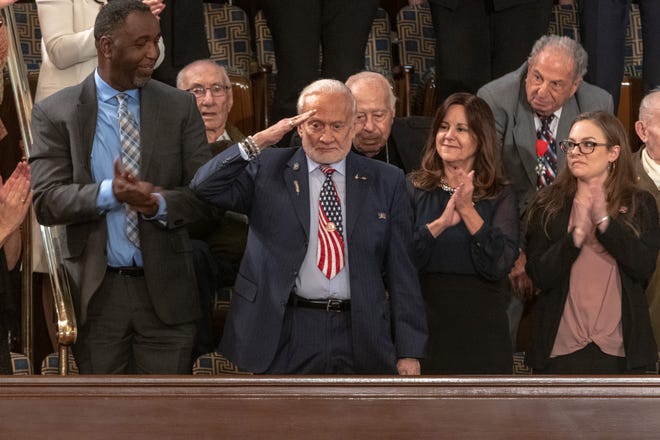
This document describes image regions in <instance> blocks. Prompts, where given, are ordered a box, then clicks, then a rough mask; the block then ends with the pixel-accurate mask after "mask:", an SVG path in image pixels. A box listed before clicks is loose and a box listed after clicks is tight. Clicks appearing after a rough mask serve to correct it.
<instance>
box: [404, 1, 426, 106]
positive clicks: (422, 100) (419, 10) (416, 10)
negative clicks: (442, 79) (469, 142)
mask: <svg viewBox="0 0 660 440" xmlns="http://www.w3.org/2000/svg"><path fill="white" fill-rule="evenodd" d="M396 31H397V37H398V47H399V62H400V63H401V65H402V67H403V69H405V71H404V74H406V75H407V76H408V82H409V83H410V91H409V95H408V96H407V97H406V99H408V102H409V107H408V109H407V111H406V112H405V113H404V116H409V115H410V114H416V115H427V116H433V114H434V112H435V32H434V30H433V22H432V20H431V10H430V9H429V7H428V6H427V5H422V6H404V7H403V8H401V9H400V10H399V12H398V13H397V16H396ZM400 98H401V97H400Z"/></svg>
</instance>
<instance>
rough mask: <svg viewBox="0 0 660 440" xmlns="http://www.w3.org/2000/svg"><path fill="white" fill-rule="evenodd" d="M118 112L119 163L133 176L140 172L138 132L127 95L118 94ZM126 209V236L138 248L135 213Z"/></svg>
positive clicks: (138, 237)
mask: <svg viewBox="0 0 660 440" xmlns="http://www.w3.org/2000/svg"><path fill="white" fill-rule="evenodd" d="M117 100H118V101H119V110H118V111H117V118H118V119H119V140H120V142H121V163H122V165H123V166H124V169H125V170H126V171H129V172H130V173H131V174H133V175H134V176H138V174H139V172H140V130H139V129H138V126H137V122H136V121H135V116H133V114H132V113H131V112H130V111H129V110H128V95H127V94H126V93H118V94H117ZM125 209H126V236H127V237H128V239H129V240H130V242H131V243H133V244H134V245H135V246H136V247H138V248H139V247H140V235H139V232H138V216H137V212H136V211H134V210H132V209H130V208H129V206H128V205H125Z"/></svg>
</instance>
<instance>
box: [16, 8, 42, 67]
mask: <svg viewBox="0 0 660 440" xmlns="http://www.w3.org/2000/svg"><path fill="white" fill-rule="evenodd" d="M13 7H14V15H15V17H16V32H17V33H18V39H19V41H20V42H21V52H22V53H23V60H24V61H25V64H26V66H27V69H28V71H39V67H40V66H41V28H40V27H39V15H38V13H37V5H36V3H34V2H32V3H17V4H15V5H14V6H13Z"/></svg>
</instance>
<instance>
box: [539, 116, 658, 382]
mask: <svg viewBox="0 0 660 440" xmlns="http://www.w3.org/2000/svg"><path fill="white" fill-rule="evenodd" d="M560 147H561V149H562V151H563V152H564V153H565V154H566V155H567V158H566V159H567V160H566V168H565V169H564V170H563V171H561V172H560V173H559V176H558V177H557V179H556V180H555V182H554V184H553V185H551V186H549V187H547V188H545V189H543V190H542V191H540V192H539V193H538V194H537V196H536V198H535V200H534V201H533V203H532V205H531V206H530V208H529V212H528V228H527V266H526V269H527V273H528V274H529V276H530V277H531V279H532V281H533V282H534V285H535V286H537V288H538V289H539V290H540V293H539V295H538V298H537V300H536V303H535V304H534V310H533V340H532V347H531V350H529V351H528V353H527V359H526V361H527V364H528V365H530V366H531V367H533V368H534V370H535V372H539V373H545V374H617V373H624V372H641V371H644V370H645V369H646V368H648V367H649V366H652V365H654V364H655V361H656V358H657V353H656V345H655V341H654V339H653V333H652V331H651V323H650V320H649V312H648V306H647V303H646V296H645V294H644V287H645V284H646V282H647V281H648V279H649V277H650V276H651V274H652V273H653V270H654V268H655V262H656V257H657V254H658V247H659V246H660V231H659V230H658V213H657V208H656V204H655V200H654V198H653V197H652V196H651V195H650V194H649V193H647V192H645V191H641V190H639V189H638V188H637V187H636V186H635V180H634V174H633V169H632V162H631V151H630V146H629V144H628V139H627V135H626V132H625V130H624V128H623V125H621V122H619V120H618V119H617V118H616V117H615V116H613V115H612V114H610V113H606V112H591V113H583V114H581V115H579V116H578V117H577V118H576V120H575V121H574V122H573V125H572V127H571V130H570V133H569V138H568V139H567V140H565V141H562V142H560Z"/></svg>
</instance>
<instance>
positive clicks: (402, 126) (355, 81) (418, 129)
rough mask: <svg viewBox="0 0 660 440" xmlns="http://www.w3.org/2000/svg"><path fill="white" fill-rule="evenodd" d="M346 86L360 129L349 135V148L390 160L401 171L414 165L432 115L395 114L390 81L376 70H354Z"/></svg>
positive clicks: (428, 128) (386, 160) (415, 165)
mask: <svg viewBox="0 0 660 440" xmlns="http://www.w3.org/2000/svg"><path fill="white" fill-rule="evenodd" d="M346 86H347V87H348V88H349V89H351V93H353V96H355V100H356V101H357V118H358V122H359V123H360V130H358V131H357V132H356V133H355V137H354V138H353V150H354V151H356V152H357V153H358V154H362V155H364V156H367V157H371V158H372V159H376V160H380V161H383V162H387V163H391V164H392V165H395V166H397V167H399V168H401V169H402V170H403V171H404V173H409V172H411V171H413V170H416V169H418V168H419V166H420V163H421V161H422V149H423V148H424V145H425V144H426V138H427V137H428V136H429V132H430V131H431V122H432V118H429V117H427V116H409V117H407V118H395V117H394V114H395V111H396V96H394V93H393V92H392V86H391V85H390V82H389V81H388V80H387V78H385V77H384V76H383V75H381V74H380V73H376V72H366V71H365V72H360V73H356V74H355V75H351V76H350V77H349V78H348V79H347V80H346Z"/></svg>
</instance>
